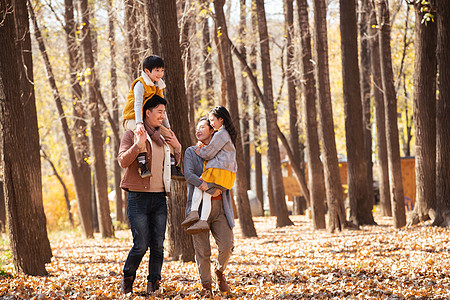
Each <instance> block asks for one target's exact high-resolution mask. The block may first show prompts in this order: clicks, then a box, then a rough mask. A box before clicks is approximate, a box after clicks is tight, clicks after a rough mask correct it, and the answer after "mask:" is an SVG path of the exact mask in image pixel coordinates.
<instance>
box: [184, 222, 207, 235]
mask: <svg viewBox="0 0 450 300" xmlns="http://www.w3.org/2000/svg"><path fill="white" fill-rule="evenodd" d="M208 230H209V225H208V222H207V221H205V220H199V221H198V222H197V223H195V224H194V225H192V226H191V227H189V228H188V229H187V230H186V232H187V233H189V234H197V233H200V232H204V231H208Z"/></svg>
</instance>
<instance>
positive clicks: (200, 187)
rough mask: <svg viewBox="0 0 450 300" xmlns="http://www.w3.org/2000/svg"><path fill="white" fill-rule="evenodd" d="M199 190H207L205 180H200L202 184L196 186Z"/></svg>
mask: <svg viewBox="0 0 450 300" xmlns="http://www.w3.org/2000/svg"><path fill="white" fill-rule="evenodd" d="M198 188H199V189H200V190H202V191H204V192H206V191H207V190H208V184H207V183H206V182H204V181H203V182H202V184H200V186H199V187H198Z"/></svg>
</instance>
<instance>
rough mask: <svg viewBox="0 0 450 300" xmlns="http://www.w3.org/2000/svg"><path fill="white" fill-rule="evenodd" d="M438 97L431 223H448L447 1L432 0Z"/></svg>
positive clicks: (449, 43)
mask: <svg viewBox="0 0 450 300" xmlns="http://www.w3.org/2000/svg"><path fill="white" fill-rule="evenodd" d="M436 5H437V13H438V14H439V15H438V17H437V29H438V40H437V61H438V66H439V67H438V73H439V101H438V106H437V128H436V129H437V143H436V149H437V150H436V168H437V170H436V171H437V172H436V174H437V175H436V176H437V178H436V203H437V216H436V219H435V221H434V223H433V225H439V226H447V227H448V226H450V185H449V184H448V183H449V182H450V168H449V167H448V162H449V161H450V151H448V149H450V54H449V49H450V3H449V2H448V1H444V0H436Z"/></svg>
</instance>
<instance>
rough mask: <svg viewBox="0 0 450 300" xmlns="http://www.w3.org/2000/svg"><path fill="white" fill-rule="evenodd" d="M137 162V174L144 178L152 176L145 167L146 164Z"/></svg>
mask: <svg viewBox="0 0 450 300" xmlns="http://www.w3.org/2000/svg"><path fill="white" fill-rule="evenodd" d="M138 164H139V174H140V175H141V177H142V178H146V177H150V176H152V172H150V170H149V169H148V168H147V165H146V164H141V163H138Z"/></svg>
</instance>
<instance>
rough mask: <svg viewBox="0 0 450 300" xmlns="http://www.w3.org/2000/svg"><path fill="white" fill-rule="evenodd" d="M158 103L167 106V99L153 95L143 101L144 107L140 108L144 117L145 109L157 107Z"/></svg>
mask: <svg viewBox="0 0 450 300" xmlns="http://www.w3.org/2000/svg"><path fill="white" fill-rule="evenodd" d="M160 104H164V106H167V101H166V99H164V98H163V97H161V96H158V95H156V94H155V95H153V96H152V97H151V98H150V99H148V100H147V102H145V104H144V107H143V108H142V111H143V114H144V119H145V116H146V112H147V110H150V111H151V110H152V109H153V108H155V107H157V106H158V105H160Z"/></svg>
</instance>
